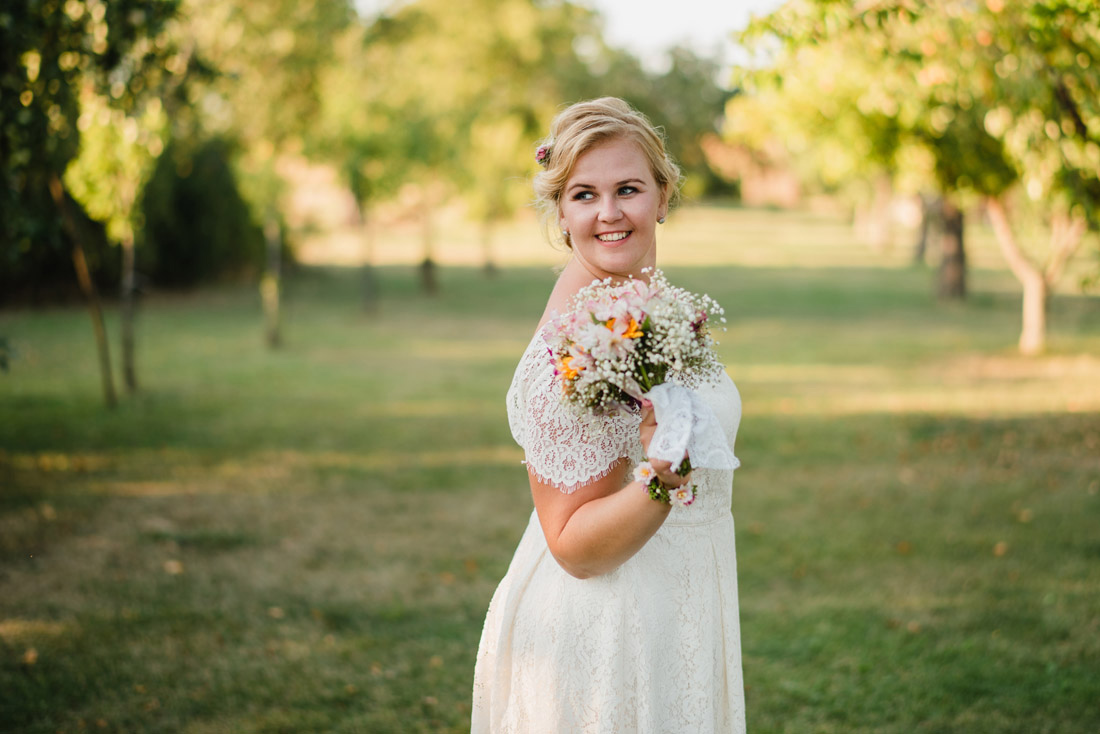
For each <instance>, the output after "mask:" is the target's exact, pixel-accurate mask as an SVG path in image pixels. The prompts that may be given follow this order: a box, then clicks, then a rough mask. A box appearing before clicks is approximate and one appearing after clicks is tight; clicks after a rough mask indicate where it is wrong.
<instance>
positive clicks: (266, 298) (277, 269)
mask: <svg viewBox="0 0 1100 734" xmlns="http://www.w3.org/2000/svg"><path fill="white" fill-rule="evenodd" d="M264 242H265V243H266V246H267V268H266V270H265V272H264V275H263V279H262V280H261V281H260V295H261V297H262V299H263V304H264V327H265V328H264V332H265V340H266V342H267V346H268V347H269V348H271V349H277V348H278V347H279V346H280V345H281V344H282V331H281V328H280V325H279V287H280V282H281V280H282V263H283V243H282V236H281V233H280V229H279V219H278V217H276V216H275V215H274V214H271V213H269V214H268V216H267V218H266V220H265V221H264Z"/></svg>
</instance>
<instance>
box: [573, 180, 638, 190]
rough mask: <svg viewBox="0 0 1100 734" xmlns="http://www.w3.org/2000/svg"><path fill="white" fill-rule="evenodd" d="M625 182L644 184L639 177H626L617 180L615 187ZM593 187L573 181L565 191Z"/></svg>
mask: <svg viewBox="0 0 1100 734" xmlns="http://www.w3.org/2000/svg"><path fill="white" fill-rule="evenodd" d="M627 184H642V185H643V186H644V185H645V181H643V180H642V179H640V178H627V179H624V180H622V181H619V182H618V183H617V184H615V188H618V187H620V186H626V185H627ZM594 188H596V187H595V186H593V185H592V184H586V183H575V184H573V185H572V186H570V187H569V189H568V191H567V192H566V193H568V192H569V191H572V190H573V189H594Z"/></svg>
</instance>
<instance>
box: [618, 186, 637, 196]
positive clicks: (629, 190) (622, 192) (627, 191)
mask: <svg viewBox="0 0 1100 734" xmlns="http://www.w3.org/2000/svg"><path fill="white" fill-rule="evenodd" d="M636 193H638V189H637V187H635V186H621V187H619V196H630V195H631V194H636Z"/></svg>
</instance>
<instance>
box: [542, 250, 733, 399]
mask: <svg viewBox="0 0 1100 734" xmlns="http://www.w3.org/2000/svg"><path fill="white" fill-rule="evenodd" d="M571 306H572V307H571V309H570V311H569V313H567V314H566V315H565V316H562V317H561V318H559V319H558V320H557V322H556V323H555V325H554V328H553V330H552V332H551V335H550V337H549V341H550V349H551V353H552V354H553V357H554V361H555V365H556V367H555V374H556V375H557V376H558V379H559V380H560V381H561V385H562V390H563V398H564V400H566V402H568V403H569V404H571V405H573V406H574V407H576V408H577V409H579V410H580V411H581V412H583V413H589V414H592V413H606V412H607V411H610V410H613V409H616V408H618V407H620V406H623V407H631V406H637V405H638V404H640V402H641V399H642V395H644V394H645V393H646V392H648V391H649V390H651V389H653V388H654V387H656V386H657V385H660V384H662V383H664V382H669V381H674V382H676V383H677V384H680V385H683V386H684V387H687V388H695V387H698V386H699V385H700V384H701V383H702V382H704V381H705V380H706V379H708V378H709V377H711V376H713V375H714V374H715V373H717V372H718V371H720V370H721V369H722V365H721V363H720V362H719V361H718V355H717V354H716V352H715V350H714V345H715V341H714V338H713V337H712V335H711V331H710V323H711V322H712V320H713V319H715V318H717V319H719V320H720V323H725V318H724V316H723V314H724V311H723V310H722V307H721V306H719V305H718V303H717V302H716V301H715V300H714V299H713V298H711V297H710V296H709V295H706V294H703V295H699V294H696V293H692V292H690V291H687V290H685V289H683V288H678V287H676V286H673V285H672V284H670V283H669V282H668V280H667V279H666V278H665V275H664V273H662V272H661V271H660V270H653V271H652V274H651V276H650V279H649V282H648V283H647V282H646V281H643V280H634V279H631V280H628V281H626V282H624V283H619V284H616V283H613V282H612V281H611V280H610V279H607V280H602V281H594V282H593V283H592V284H591V285H589V286H587V287H586V288H582V289H581V290H580V291H579V292H578V293H577V294H576V295H575V296H574V297H573V301H572V304H571Z"/></svg>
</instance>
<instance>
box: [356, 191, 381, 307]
mask: <svg viewBox="0 0 1100 734" xmlns="http://www.w3.org/2000/svg"><path fill="white" fill-rule="evenodd" d="M359 223H360V224H361V225H362V227H363V310H364V311H366V312H367V313H375V312H377V311H378V296H379V292H378V277H377V276H376V274H375V272H374V227H373V226H372V224H371V221H370V218H369V216H368V215H367V212H366V210H365V209H364V207H363V206H362V205H360V206H359Z"/></svg>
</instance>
